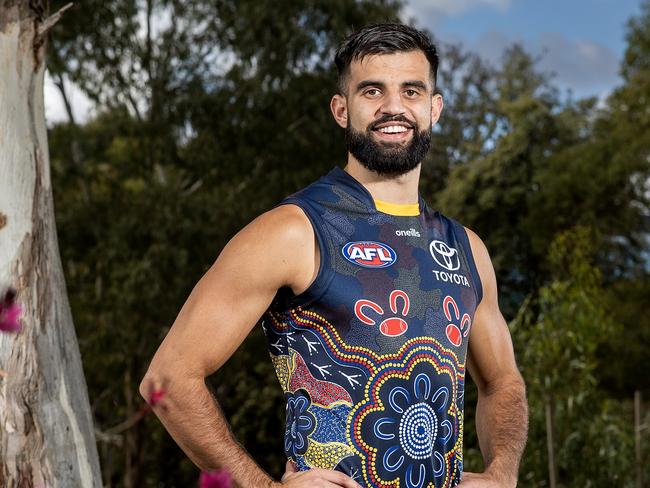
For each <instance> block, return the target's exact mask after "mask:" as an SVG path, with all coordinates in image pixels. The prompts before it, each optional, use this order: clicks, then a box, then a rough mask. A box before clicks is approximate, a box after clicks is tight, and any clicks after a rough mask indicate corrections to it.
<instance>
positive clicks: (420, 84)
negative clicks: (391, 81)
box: [402, 80, 428, 90]
mask: <svg viewBox="0 0 650 488" xmlns="http://www.w3.org/2000/svg"><path fill="white" fill-rule="evenodd" d="M402 86H403V87H405V88H406V87H413V88H421V89H422V90H426V89H427V88H428V87H427V85H426V83H424V82H423V81H420V80H413V81H405V82H404V83H402Z"/></svg>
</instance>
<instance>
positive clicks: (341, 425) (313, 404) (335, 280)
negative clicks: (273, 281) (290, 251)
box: [262, 167, 482, 488]
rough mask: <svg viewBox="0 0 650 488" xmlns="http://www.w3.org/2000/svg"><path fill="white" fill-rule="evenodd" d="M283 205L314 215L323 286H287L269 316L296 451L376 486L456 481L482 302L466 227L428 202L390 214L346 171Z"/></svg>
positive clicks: (302, 459) (266, 323) (298, 457)
mask: <svg viewBox="0 0 650 488" xmlns="http://www.w3.org/2000/svg"><path fill="white" fill-rule="evenodd" d="M281 204H294V205H297V206H298V207H300V208H301V209H302V210H303V211H304V213H305V214H306V215H307V217H308V218H309V219H310V221H311V224H312V226H313V228H314V233H315V236H316V238H317V241H318V245H319V247H320V268H319V271H318V274H317V276H316V279H315V281H314V282H313V283H312V284H311V285H310V286H309V288H308V289H307V290H306V291H305V292H303V293H301V294H300V295H298V296H294V295H293V294H292V293H291V290H290V289H289V288H281V289H280V290H279V291H278V293H277V295H276V297H275V299H274V300H273V303H272V304H271V306H270V307H269V309H268V310H267V312H266V313H265V314H264V317H263V320H262V328H263V330H264V333H265V334H266V337H267V339H268V347H269V352H270V355H271V359H272V361H273V365H274V367H275V371H276V373H277V377H278V379H279V381H280V384H281V386H282V388H283V390H284V392H285V399H286V430H285V438H284V450H285V453H286V455H287V457H288V458H290V459H292V460H293V461H294V462H295V463H296V464H297V466H298V469H300V470H306V469H309V468H310V467H320V468H326V469H336V470H339V471H342V472H344V473H346V474H348V475H349V476H351V477H352V478H354V479H355V480H356V481H357V482H358V483H359V484H361V485H362V486H366V487H388V486H391V487H407V488H421V487H435V488H443V487H450V486H456V485H457V484H458V483H459V482H460V478H461V476H462V471H463V456H462V443H463V394H464V378H465V358H466V354H467V343H468V339H469V333H470V330H471V327H472V320H473V318H474V311H475V310H476V307H477V305H478V303H479V302H480V300H481V297H482V289H481V282H480V279H479V276H478V273H477V270H476V266H475V264H474V260H473V257H472V253H471V249H470V245H469V240H468V237H467V234H466V232H465V229H464V228H463V227H462V226H461V225H460V224H458V223H457V222H455V221H454V220H452V219H450V218H447V217H445V216H443V215H441V214H440V213H438V212H435V211H432V210H430V209H429V208H428V207H427V205H426V203H425V202H424V200H423V199H422V197H419V208H420V213H419V215H418V216H396V215H392V214H388V213H383V212H380V211H378V210H377V208H376V206H375V203H374V201H373V199H372V196H371V195H370V193H369V192H368V191H367V189H366V188H365V187H364V186H363V185H361V183H359V182H358V181H357V180H356V179H354V178H353V177H352V176H351V175H349V174H348V173H347V172H345V171H344V170H342V169H341V168H339V167H335V168H334V169H333V170H332V171H331V172H330V173H329V174H327V175H326V176H324V177H322V178H320V179H319V180H317V181H316V182H314V183H312V184H311V185H309V186H308V187H306V188H305V189H303V190H301V191H299V192H298V193H295V194H294V195H291V196H290V197H288V198H286V199H284V200H283V201H282V202H281Z"/></svg>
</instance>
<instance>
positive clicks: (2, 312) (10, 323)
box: [0, 288, 22, 332]
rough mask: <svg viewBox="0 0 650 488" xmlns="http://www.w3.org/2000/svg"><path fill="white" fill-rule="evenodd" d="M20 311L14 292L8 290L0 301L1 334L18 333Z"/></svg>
mask: <svg viewBox="0 0 650 488" xmlns="http://www.w3.org/2000/svg"><path fill="white" fill-rule="evenodd" d="M21 313H22V309H21V308H20V305H18V303H16V292H15V291H14V290H12V289H11V288H9V290H7V292H6V293H5V296H4V297H3V298H2V299H0V330H1V331H3V332H19V331H20V329H21V325H20V320H19V319H20V314H21Z"/></svg>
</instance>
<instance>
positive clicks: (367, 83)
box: [357, 80, 386, 92]
mask: <svg viewBox="0 0 650 488" xmlns="http://www.w3.org/2000/svg"><path fill="white" fill-rule="evenodd" d="M369 86H376V87H377V88H384V87H385V86H386V85H385V84H384V83H382V82H381V81H375V80H363V81H361V82H359V84H358V85H357V91H358V92H360V91H361V90H363V89H364V88H367V87H369Z"/></svg>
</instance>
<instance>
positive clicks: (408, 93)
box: [405, 90, 418, 97]
mask: <svg viewBox="0 0 650 488" xmlns="http://www.w3.org/2000/svg"><path fill="white" fill-rule="evenodd" d="M405 93H406V96H408V97H414V96H416V95H417V94H418V92H417V91H416V90H406V91H405Z"/></svg>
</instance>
